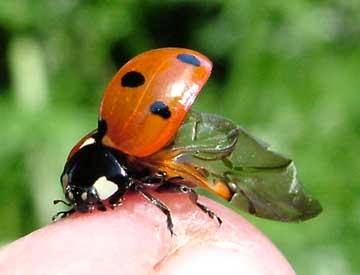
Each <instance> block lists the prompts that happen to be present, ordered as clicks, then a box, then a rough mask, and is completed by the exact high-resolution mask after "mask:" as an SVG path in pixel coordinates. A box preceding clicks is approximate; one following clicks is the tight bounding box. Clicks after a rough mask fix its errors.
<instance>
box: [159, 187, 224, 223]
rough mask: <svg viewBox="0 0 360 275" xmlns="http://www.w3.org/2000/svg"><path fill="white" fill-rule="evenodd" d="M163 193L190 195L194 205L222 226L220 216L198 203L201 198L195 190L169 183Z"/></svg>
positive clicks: (161, 189)
mask: <svg viewBox="0 0 360 275" xmlns="http://www.w3.org/2000/svg"><path fill="white" fill-rule="evenodd" d="M157 191H158V190H157ZM163 191H170V192H171V191H172V192H180V193H183V194H189V197H190V200H191V202H192V203H194V204H195V205H196V206H197V207H199V208H200V209H201V210H202V211H203V212H205V213H206V214H207V215H208V216H209V217H210V218H212V219H216V221H217V222H218V223H219V225H221V224H222V220H221V218H220V217H219V216H218V215H216V214H215V213H214V212H213V211H211V210H210V209H209V208H208V207H207V206H205V205H203V204H202V203H200V202H199V201H198V198H199V196H198V194H197V193H196V191H195V190H194V189H192V188H190V187H188V186H186V185H178V184H173V183H171V182H169V183H167V184H165V185H163V186H161V188H160V192H163Z"/></svg>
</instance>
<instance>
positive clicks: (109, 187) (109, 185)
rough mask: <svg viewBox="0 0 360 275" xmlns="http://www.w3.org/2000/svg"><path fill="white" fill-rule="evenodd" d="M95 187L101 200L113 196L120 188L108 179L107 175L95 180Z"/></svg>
mask: <svg viewBox="0 0 360 275" xmlns="http://www.w3.org/2000/svg"><path fill="white" fill-rule="evenodd" d="M94 188H95V189H96V191H97V194H98V196H99V198H100V199H101V200H106V199H107V198H109V197H111V196H112V195H114V194H115V192H116V191H117V190H118V189H119V188H118V186H117V185H116V184H115V183H114V182H112V181H109V180H107V178H106V177H105V176H102V177H100V178H98V179H97V180H96V181H95V183H94Z"/></svg>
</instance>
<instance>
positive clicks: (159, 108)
mask: <svg viewBox="0 0 360 275" xmlns="http://www.w3.org/2000/svg"><path fill="white" fill-rule="evenodd" d="M150 112H152V113H153V114H154V115H159V116H161V117H162V118H165V119H168V118H170V117H171V112H170V110H169V106H167V105H166V104H165V103H164V102H162V101H155V102H154V103H153V104H151V106H150Z"/></svg>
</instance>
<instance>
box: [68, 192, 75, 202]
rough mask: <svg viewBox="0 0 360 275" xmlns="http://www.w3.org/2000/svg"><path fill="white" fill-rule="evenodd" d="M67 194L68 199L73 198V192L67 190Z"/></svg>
mask: <svg viewBox="0 0 360 275" xmlns="http://www.w3.org/2000/svg"><path fill="white" fill-rule="evenodd" d="M67 196H68V198H69V199H70V200H73V199H74V194H73V192H71V191H69V192H68V193H67Z"/></svg>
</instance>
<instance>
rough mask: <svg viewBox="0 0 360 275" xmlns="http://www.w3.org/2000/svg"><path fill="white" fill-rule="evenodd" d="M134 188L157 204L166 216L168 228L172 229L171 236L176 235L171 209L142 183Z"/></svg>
mask: <svg viewBox="0 0 360 275" xmlns="http://www.w3.org/2000/svg"><path fill="white" fill-rule="evenodd" d="M134 190H135V191H136V192H138V193H139V194H141V195H143V196H144V197H145V198H146V199H147V200H148V201H149V202H151V203H152V204H153V205H155V206H156V207H157V208H159V209H160V210H161V211H162V212H163V213H164V214H165V216H166V224H167V229H168V230H169V231H170V234H171V236H173V235H175V233H174V223H173V220H172V216H171V212H170V209H169V208H168V207H167V206H166V205H165V204H164V203H163V202H162V201H160V200H159V199H157V198H155V197H154V196H153V195H151V194H150V193H149V192H147V191H146V190H145V188H143V186H141V183H139V184H135V186H134Z"/></svg>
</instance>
